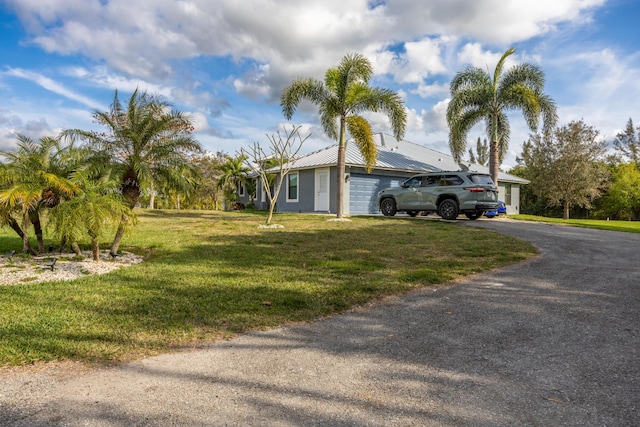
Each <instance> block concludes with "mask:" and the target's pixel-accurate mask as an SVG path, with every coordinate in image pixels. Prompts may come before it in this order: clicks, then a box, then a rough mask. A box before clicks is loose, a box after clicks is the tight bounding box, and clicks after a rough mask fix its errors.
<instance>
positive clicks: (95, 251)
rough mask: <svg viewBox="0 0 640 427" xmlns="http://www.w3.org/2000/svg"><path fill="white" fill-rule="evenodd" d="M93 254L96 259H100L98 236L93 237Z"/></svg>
mask: <svg viewBox="0 0 640 427" xmlns="http://www.w3.org/2000/svg"><path fill="white" fill-rule="evenodd" d="M91 254H92V255H93V260H94V261H100V246H99V244H98V237H97V236H95V237H94V236H92V237H91Z"/></svg>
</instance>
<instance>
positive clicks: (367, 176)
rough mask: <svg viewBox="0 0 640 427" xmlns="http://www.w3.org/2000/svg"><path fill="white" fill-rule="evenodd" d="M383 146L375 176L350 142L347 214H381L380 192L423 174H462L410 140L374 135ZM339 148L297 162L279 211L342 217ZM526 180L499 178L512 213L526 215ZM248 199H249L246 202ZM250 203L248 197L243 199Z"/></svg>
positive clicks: (449, 160)
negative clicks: (338, 200) (338, 211)
mask: <svg viewBox="0 0 640 427" xmlns="http://www.w3.org/2000/svg"><path fill="white" fill-rule="evenodd" d="M374 140H375V143H376V144H377V145H378V160H377V162H376V166H375V168H374V169H373V170H372V171H371V173H367V171H366V169H365V167H364V164H365V162H364V160H363V159H362V156H361V154H360V151H359V150H358V148H357V147H356V146H355V144H352V143H347V149H346V162H345V165H346V170H345V180H346V185H345V187H344V202H345V203H343V205H344V210H345V211H344V212H343V213H344V215H365V214H366V215H368V214H377V213H379V211H378V205H377V196H378V192H379V191H380V190H382V189H384V188H388V187H394V186H399V185H400V184H401V183H402V182H403V181H404V180H405V179H407V178H408V177H409V176H411V175H413V174H416V173H422V172H438V171H454V170H460V168H461V167H460V165H459V164H458V163H456V162H455V160H454V159H453V157H452V156H450V155H447V154H444V153H440V152H438V151H435V150H433V149H431V148H428V147H425V146H422V145H418V144H414V143H412V142H409V141H405V140H402V141H398V140H396V139H395V138H394V137H393V136H390V135H386V134H382V133H378V134H375V135H374ZM337 159H338V145H337V144H336V145H332V146H330V147H327V148H325V149H322V150H318V151H315V152H313V153H311V154H308V155H306V156H304V157H301V158H300V159H298V160H296V161H295V163H294V165H293V167H292V169H291V170H290V171H289V173H288V174H287V177H286V178H285V182H284V183H283V186H282V189H281V191H280V194H279V196H278V200H277V204H276V206H277V211H278V212H315V213H332V214H333V213H335V212H336V192H337V186H336V176H337V169H336V164H337ZM464 166H465V167H468V168H469V170H471V171H477V172H483V173H489V168H488V167H486V166H482V165H478V164H471V163H469V162H464ZM528 183H529V181H527V180H526V179H523V178H520V177H517V176H514V175H509V174H507V173H504V172H500V174H499V176H498V185H499V194H500V199H501V200H503V201H504V202H505V204H506V205H507V213H510V214H516V213H519V210H520V186H521V185H524V184H528ZM261 187H262V186H261V185H260V184H259V185H258V186H257V191H256V194H257V198H256V200H255V204H256V206H257V207H259V208H264V209H267V208H268V200H267V197H266V194H265V192H264V190H263V189H262V188H261ZM245 199H246V200H245ZM241 201H242V202H244V203H246V202H248V201H249V200H248V197H247V196H246V192H245V196H244V197H241Z"/></svg>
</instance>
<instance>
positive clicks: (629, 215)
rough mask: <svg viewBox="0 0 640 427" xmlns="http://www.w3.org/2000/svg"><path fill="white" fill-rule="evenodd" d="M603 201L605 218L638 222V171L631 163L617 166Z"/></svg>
mask: <svg viewBox="0 0 640 427" xmlns="http://www.w3.org/2000/svg"><path fill="white" fill-rule="evenodd" d="M603 199H604V200H603V203H602V204H603V206H604V211H605V213H606V216H607V217H612V218H613V219H626V220H629V221H634V220H635V221H637V220H640V169H638V168H637V167H636V166H635V165H634V164H633V163H623V164H621V165H619V166H617V167H616V168H615V170H614V172H613V177H612V183H611V186H610V187H609V188H608V189H607V193H606V195H605V196H604V197H603Z"/></svg>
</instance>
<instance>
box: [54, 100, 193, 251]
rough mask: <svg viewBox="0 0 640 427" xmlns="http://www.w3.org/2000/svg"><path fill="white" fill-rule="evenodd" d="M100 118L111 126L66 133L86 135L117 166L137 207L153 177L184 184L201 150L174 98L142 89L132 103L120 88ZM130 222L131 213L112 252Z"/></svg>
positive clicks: (123, 187) (98, 114)
mask: <svg viewBox="0 0 640 427" xmlns="http://www.w3.org/2000/svg"><path fill="white" fill-rule="evenodd" d="M94 118H95V119H96V121H97V122H98V123H100V124H102V125H104V126H105V127H106V128H107V132H104V133H98V132H90V131H83V130H79V129H74V130H67V131H65V132H64V135H65V136H67V137H70V138H82V139H85V140H86V141H87V142H88V143H89V145H90V146H91V147H92V148H93V149H94V150H96V152H97V153H98V157H97V158H99V159H100V158H101V159H102V160H103V161H106V162H108V163H109V164H111V165H113V166H114V168H115V169H114V171H115V173H116V174H117V175H118V176H119V177H120V192H121V193H122V195H123V196H124V198H125V201H126V203H127V205H128V206H129V208H131V209H133V208H134V207H135V206H136V204H137V203H138V201H139V199H140V194H141V189H142V188H150V187H152V183H153V177H159V178H160V179H162V182H163V184H165V185H172V186H176V187H180V186H182V185H183V183H184V181H185V179H184V177H183V174H182V171H183V170H184V169H185V168H192V167H193V166H192V164H191V162H190V159H189V154H191V153H193V152H200V150H201V147H200V144H199V143H198V142H197V141H196V140H195V139H193V137H192V136H191V132H192V131H193V126H192V124H191V121H190V120H189V119H188V118H187V117H185V115H183V114H182V113H181V112H179V111H176V110H174V109H173V108H172V106H171V104H169V103H168V102H166V101H164V100H162V99H160V98H158V97H156V96H151V95H148V94H147V93H146V92H138V90H137V89H136V90H135V91H134V92H133V94H132V95H131V97H130V98H129V101H128V103H127V105H126V108H125V106H123V105H122V104H121V103H120V100H119V99H118V91H116V92H115V96H114V99H113V103H112V104H111V109H110V111H108V112H101V111H97V112H95V113H94ZM127 222H128V217H127V216H126V215H125V216H123V217H122V220H121V223H120V226H119V227H118V230H117V232H116V235H115V237H114V240H113V243H112V244H111V252H112V253H117V252H118V248H119V246H120V242H121V240H122V237H123V236H124V230H125V227H126V225H127Z"/></svg>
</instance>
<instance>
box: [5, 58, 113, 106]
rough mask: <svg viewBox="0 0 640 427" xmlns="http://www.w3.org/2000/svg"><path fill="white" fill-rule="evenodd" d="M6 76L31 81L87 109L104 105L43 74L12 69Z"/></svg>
mask: <svg viewBox="0 0 640 427" xmlns="http://www.w3.org/2000/svg"><path fill="white" fill-rule="evenodd" d="M5 74H6V75H8V76H12V77H19V78H22V79H26V80H30V81H32V82H34V83H36V84H38V85H39V86H41V87H43V88H45V89H47V90H49V91H51V92H54V93H57V94H58V95H62V96H64V97H65V98H69V99H72V100H74V101H77V102H80V103H82V104H84V105H86V106H87V107H90V108H93V109H100V108H102V104H101V103H99V102H98V101H95V100H93V99H91V98H88V97H86V96H84V95H81V94H79V93H76V92H75V91H73V90H71V89H68V88H67V87H65V86H64V85H62V84H60V83H58V82H56V81H55V80H53V79H51V78H49V77H46V76H44V75H42V74H39V73H36V72H33V71H29V70H24V69H21V68H10V69H9V70H8V71H7V72H6V73H5Z"/></svg>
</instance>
